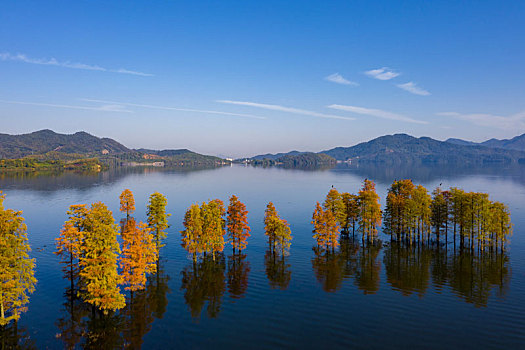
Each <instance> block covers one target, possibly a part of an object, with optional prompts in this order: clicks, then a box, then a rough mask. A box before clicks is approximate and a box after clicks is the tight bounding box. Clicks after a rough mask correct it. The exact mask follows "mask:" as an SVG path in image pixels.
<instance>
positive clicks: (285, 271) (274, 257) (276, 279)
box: [264, 250, 292, 290]
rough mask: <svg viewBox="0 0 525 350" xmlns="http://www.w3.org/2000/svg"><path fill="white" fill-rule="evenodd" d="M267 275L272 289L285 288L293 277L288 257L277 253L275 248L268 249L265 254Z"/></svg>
mask: <svg viewBox="0 0 525 350" xmlns="http://www.w3.org/2000/svg"><path fill="white" fill-rule="evenodd" d="M264 266H265V268H266V277H267V278H268V282H269V283H270V287H271V288H272V289H280V290H285V289H287V288H288V285H289V284H290V280H291V279H292V271H291V270H290V267H291V266H290V264H289V263H288V262H287V258H286V257H285V256H283V255H281V254H277V253H276V252H275V250H267V251H266V253H265V254H264Z"/></svg>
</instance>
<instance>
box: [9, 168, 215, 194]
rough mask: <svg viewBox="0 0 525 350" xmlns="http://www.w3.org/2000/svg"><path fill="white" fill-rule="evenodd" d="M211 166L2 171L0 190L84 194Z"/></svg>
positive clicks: (183, 173) (187, 172) (184, 173)
mask: <svg viewBox="0 0 525 350" xmlns="http://www.w3.org/2000/svg"><path fill="white" fill-rule="evenodd" d="M214 169H217V167H215V166H213V165H210V166H180V167H168V168H160V167H149V168H148V167H118V168H112V169H109V170H107V171H102V172H3V173H0V188H2V189H17V190H32V191H42V192H54V191H60V190H63V189H68V188H73V189H76V190H81V191H87V190H90V189H91V188H93V187H95V186H100V185H110V184H113V183H116V182H118V181H120V180H122V179H124V178H125V177H128V176H132V175H147V174H150V173H169V174H174V173H176V174H179V175H187V174H189V173H191V172H196V171H202V170H214Z"/></svg>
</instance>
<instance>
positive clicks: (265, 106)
mask: <svg viewBox="0 0 525 350" xmlns="http://www.w3.org/2000/svg"><path fill="white" fill-rule="evenodd" d="M216 102H219V103H226V104H231V105H238V106H247V107H255V108H262V109H268V110H271V111H279V112H286V113H293V114H302V115H309V116H312V117H319V118H332V119H343V120H355V118H349V117H341V116H339V115H333V114H324V113H318V112H313V111H308V110H305V109H299V108H293V107H285V106H279V105H270V104H264V103H257V102H246V101H230V100H217V101H216Z"/></svg>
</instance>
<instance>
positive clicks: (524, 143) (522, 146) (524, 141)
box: [446, 134, 525, 152]
mask: <svg viewBox="0 0 525 350" xmlns="http://www.w3.org/2000/svg"><path fill="white" fill-rule="evenodd" d="M446 142H450V143H454V144H459V145H468V146H485V147H490V148H503V149H512V150H518V151H524V152H525V134H522V135H519V136H516V137H513V138H512V139H504V140H498V139H490V140H487V141H484V142H479V143H477V142H472V141H465V140H461V139H454V138H451V139H448V140H446Z"/></svg>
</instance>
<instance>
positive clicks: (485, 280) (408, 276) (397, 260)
mask: <svg viewBox="0 0 525 350" xmlns="http://www.w3.org/2000/svg"><path fill="white" fill-rule="evenodd" d="M383 263H384V264H385V269H386V276H387V281H388V283H389V284H390V285H391V286H392V288H393V289H394V290H397V291H400V292H401V293H403V295H410V294H412V293H416V294H417V295H419V296H421V297H422V296H423V295H424V294H425V292H426V291H427V290H428V288H429V286H430V284H431V283H432V285H433V286H434V288H435V289H436V291H438V292H441V291H442V290H443V288H444V287H446V286H448V287H449V288H451V289H452V291H453V292H454V294H455V295H456V296H458V297H459V298H461V299H462V300H464V301H465V302H467V303H471V304H474V305H475V306H476V307H483V306H487V304H488V301H489V299H490V297H491V296H492V294H493V293H492V290H493V289H494V290H495V291H496V295H497V296H498V297H500V298H501V297H504V295H505V293H506V291H507V290H508V288H509V282H510V267H509V258H508V255H507V253H506V252H505V251H503V252H502V251H501V250H499V249H488V250H486V251H484V252H483V251H481V250H479V251H478V250H474V251H472V250H470V249H458V250H454V249H449V250H447V249H445V247H444V246H443V245H441V244H437V245H431V246H429V245H426V244H413V245H410V244H407V243H406V242H395V241H392V242H390V244H388V245H387V246H386V248H385V253H384V259H383Z"/></svg>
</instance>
